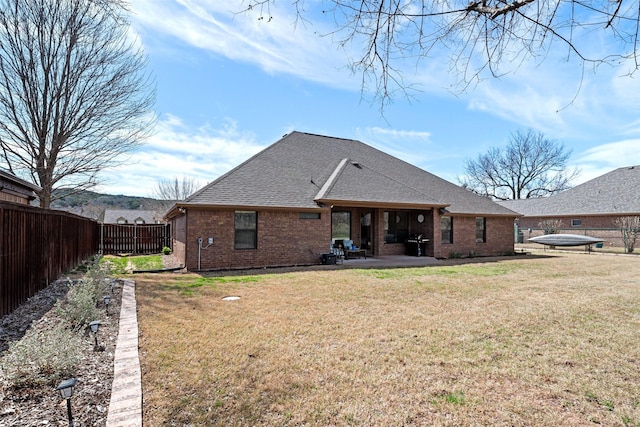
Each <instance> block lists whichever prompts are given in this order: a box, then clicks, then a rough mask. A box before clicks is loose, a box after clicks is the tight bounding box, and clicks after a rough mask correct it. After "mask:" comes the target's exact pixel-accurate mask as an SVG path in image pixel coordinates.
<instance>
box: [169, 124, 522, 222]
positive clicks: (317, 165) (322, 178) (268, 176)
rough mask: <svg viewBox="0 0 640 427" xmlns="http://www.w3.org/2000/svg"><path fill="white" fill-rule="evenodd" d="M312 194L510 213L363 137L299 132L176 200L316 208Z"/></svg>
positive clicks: (351, 201)
mask: <svg viewBox="0 0 640 427" xmlns="http://www.w3.org/2000/svg"><path fill="white" fill-rule="evenodd" d="M317 202H326V203H327V204H328V203H331V204H337V203H341V204H344V205H347V206H348V205H365V204H366V205H371V206H374V205H389V206H391V205H397V206H405V205H407V206H408V205H411V206H422V207H427V206H430V207H445V206H446V207H447V210H449V211H450V212H452V213H468V214H482V215H514V216H515V214H514V212H512V211H510V210H508V209H506V208H504V207H502V206H500V205H498V204H496V203H494V202H493V201H491V200H489V199H488V198H485V197H481V196H478V195H476V194H473V193H471V192H469V191H467V190H465V189H463V188H462V187H460V186H458V185H455V184H452V183H450V182H448V181H446V180H444V179H441V178H439V177H437V176H435V175H433V174H431V173H429V172H426V171H424V170H422V169H420V168H418V167H416V166H413V165H411V164H409V163H407V162H405V161H403V160H400V159H398V158H396V157H393V156H391V155H389V154H386V153H384V152H382V151H380V150H377V149H375V148H373V147H371V146H369V145H366V144H364V143H362V142H360V141H355V140H351V139H341V138H334V137H329V136H321V135H313V134H308V133H302V132H292V133H290V134H288V135H285V136H284V137H283V138H282V139H281V140H279V141H277V142H276V143H274V144H273V145H271V146H269V147H267V148H266V149H265V150H263V151H262V152H260V153H258V154H256V155H254V156H253V157H251V158H250V159H248V160H247V161H245V162H244V163H242V164H241V165H239V166H237V167H236V168H234V169H232V170H231V171H229V172H228V173H226V174H225V175H223V176H221V177H220V178H218V179H216V180H215V181H213V182H212V183H210V184H208V185H207V186H205V187H204V188H202V189H201V190H199V191H197V192H196V193H194V194H193V195H192V196H190V197H189V198H187V199H186V200H185V201H184V202H180V203H178V205H180V206H189V205H205V206H247V207H278V208H298V209H314V208H317V207H318V203H317Z"/></svg>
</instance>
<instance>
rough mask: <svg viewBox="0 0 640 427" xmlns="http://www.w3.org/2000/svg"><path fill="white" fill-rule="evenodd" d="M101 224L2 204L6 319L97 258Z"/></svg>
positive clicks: (0, 260)
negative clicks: (18, 308) (54, 281)
mask: <svg viewBox="0 0 640 427" xmlns="http://www.w3.org/2000/svg"><path fill="white" fill-rule="evenodd" d="M97 247H98V224H97V223H96V222H95V221H93V220H91V219H88V218H84V217H80V216H77V215H73V214H70V213H67V212H61V211H55V210H47V209H41V208H36V207H32V206H26V205H21V204H17V203H10V202H0V316H3V315H5V314H7V313H10V312H11V311H13V310H14V309H16V308H17V307H18V306H19V305H20V304H22V303H23V302H25V301H26V300H27V299H28V298H29V297H31V296H33V295H35V294H36V293H37V292H38V291H40V290H42V289H44V288H46V287H47V286H48V285H49V283H50V282H51V281H53V280H55V279H57V278H58V277H60V275H61V274H62V273H63V272H64V271H66V270H69V269H71V268H73V267H75V266H77V265H78V264H80V263H81V262H82V261H83V260H84V259H87V258H88V257H90V256H91V255H93V254H95V253H96V248H97Z"/></svg>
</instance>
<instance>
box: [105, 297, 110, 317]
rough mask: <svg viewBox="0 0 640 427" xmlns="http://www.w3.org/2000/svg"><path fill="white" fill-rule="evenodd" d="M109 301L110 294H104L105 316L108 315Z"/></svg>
mask: <svg viewBox="0 0 640 427" xmlns="http://www.w3.org/2000/svg"><path fill="white" fill-rule="evenodd" d="M110 302H111V295H105V296H104V306H105V310H106V311H107V316H108V315H109V303H110Z"/></svg>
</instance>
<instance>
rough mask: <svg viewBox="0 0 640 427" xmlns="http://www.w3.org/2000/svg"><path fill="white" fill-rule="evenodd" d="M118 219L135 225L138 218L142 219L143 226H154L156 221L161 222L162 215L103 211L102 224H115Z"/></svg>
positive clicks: (121, 210) (129, 210) (153, 212)
mask: <svg viewBox="0 0 640 427" xmlns="http://www.w3.org/2000/svg"><path fill="white" fill-rule="evenodd" d="M120 218H124V219H125V220H126V221H127V222H126V223H127V224H135V223H136V220H137V219H138V218H140V219H142V220H143V221H144V223H145V224H156V222H157V221H160V220H162V215H161V214H158V213H157V212H156V211H150V210H133V209H105V211H104V219H103V221H102V222H103V223H104V224H117V223H118V219H120Z"/></svg>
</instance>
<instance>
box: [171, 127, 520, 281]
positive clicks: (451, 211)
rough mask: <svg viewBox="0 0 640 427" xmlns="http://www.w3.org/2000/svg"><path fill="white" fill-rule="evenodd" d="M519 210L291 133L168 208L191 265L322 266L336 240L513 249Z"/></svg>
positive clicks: (359, 147) (403, 250)
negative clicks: (411, 240) (413, 240)
mask: <svg viewBox="0 0 640 427" xmlns="http://www.w3.org/2000/svg"><path fill="white" fill-rule="evenodd" d="M516 216H517V214H516V213H514V212H512V211H510V210H508V209H506V208H503V207H502V206H500V205H498V204H496V203H494V202H492V201H491V200H489V199H488V198H485V197H481V196H478V195H475V194H473V193H471V192H469V191H467V190H465V189H463V188H461V187H459V186H457V185H455V184H452V183H450V182H448V181H445V180H444V179H441V178H439V177H437V176H435V175H432V174H430V173H429V172H426V171H424V170H422V169H419V168H417V167H416V166H413V165H411V164H409V163H406V162H404V161H402V160H400V159H397V158H395V157H393V156H390V155H388V154H385V153H383V152H382V151H379V150H377V149H375V148H372V147H370V146H368V145H366V144H364V143H362V142H359V141H354V140H349V139H341V138H334V137H328V136H320V135H312V134H308V133H301V132H293V133H291V134H288V135H285V136H284V137H283V138H282V139H281V140H279V141H278V142H276V143H275V144H273V145H271V146H269V147H268V148H266V149H265V150H263V151H262V152H260V153H258V154H256V155H255V156H253V157H251V158H250V159H248V160H247V161H245V162H244V163H242V164H241V165H239V166H238V167H236V168H235V169H233V170H231V171H229V172H228V173H226V174H225V175H223V176H221V177H220V178H218V179H217V180H215V181H213V182H212V183H210V184H208V185H207V186H205V187H204V188H202V189H201V190H199V191H197V192H196V193H194V194H193V195H192V196H190V197H189V198H187V199H186V200H184V201H181V202H177V203H176V204H175V205H174V206H173V207H172V208H171V209H170V210H169V211H168V212H167V214H166V217H167V219H168V220H169V221H170V223H171V229H172V241H173V250H174V254H175V255H176V256H177V257H178V258H179V259H180V261H181V262H182V263H183V264H184V265H185V266H186V267H187V268H188V269H192V270H194V269H202V270H205V269H232V268H251V267H268V266H288V265H309V264H317V263H320V258H321V254H323V253H328V252H329V250H330V245H331V244H332V243H336V242H337V241H343V240H352V241H353V242H354V243H355V244H356V245H357V246H358V247H359V248H361V249H365V250H366V253H367V256H383V255H400V254H407V253H410V252H411V251H412V247H413V246H412V245H411V244H407V239H409V238H411V237H415V236H416V235H423V237H425V238H427V239H428V242H427V243H426V244H425V247H424V252H425V253H424V255H428V256H435V257H449V256H458V255H462V256H467V255H478V256H481V255H498V254H503V253H510V252H512V251H513V222H514V219H515V217H516Z"/></svg>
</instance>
